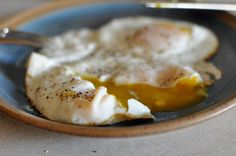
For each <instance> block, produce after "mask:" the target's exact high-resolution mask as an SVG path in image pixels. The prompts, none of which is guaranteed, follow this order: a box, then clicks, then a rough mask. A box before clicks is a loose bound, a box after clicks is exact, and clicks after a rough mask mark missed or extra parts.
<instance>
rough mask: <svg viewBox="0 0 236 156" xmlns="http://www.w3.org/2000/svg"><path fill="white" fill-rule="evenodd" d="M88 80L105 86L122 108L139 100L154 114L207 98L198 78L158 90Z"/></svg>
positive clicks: (140, 85) (187, 79) (188, 79)
mask: <svg viewBox="0 0 236 156" xmlns="http://www.w3.org/2000/svg"><path fill="white" fill-rule="evenodd" d="M84 79H86V80H89V81H91V82H92V83H94V85H95V86H96V87H98V86H105V87H106V88H107V90H108V92H109V93H110V94H113V95H114V96H115V97H116V98H117V99H118V101H119V102H120V103H121V105H122V106H124V107H127V100H128V99H130V98H134V99H137V100H138V101H140V102H142V103H143V104H144V105H146V106H148V107H149V108H150V110H151V111H152V112H160V111H173V110H177V109H181V108H184V107H187V106H190V105H193V104H196V103H198V102H200V101H202V100H203V99H204V98H205V97H206V96H207V92H206V88H205V87H204V85H203V84H202V83H200V82H199V81H198V80H197V78H196V77H194V76H193V77H191V78H183V79H181V80H180V81H179V82H178V83H177V84H176V85H175V86H174V87H172V88H157V87H153V86H150V85H146V84H128V85H119V86H117V85H116V84H114V83H113V82H111V81H107V82H100V81H99V80H98V79H96V78H93V77H86V78H84Z"/></svg>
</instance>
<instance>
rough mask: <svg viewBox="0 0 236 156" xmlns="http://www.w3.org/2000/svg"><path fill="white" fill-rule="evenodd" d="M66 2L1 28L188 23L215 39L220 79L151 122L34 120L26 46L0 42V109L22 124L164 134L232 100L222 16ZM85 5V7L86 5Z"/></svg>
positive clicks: (231, 63) (231, 27)
mask: <svg viewBox="0 0 236 156" xmlns="http://www.w3.org/2000/svg"><path fill="white" fill-rule="evenodd" d="M94 2H95V1H90V2H86V3H85V2H80V1H68V2H65V1H63V2H57V3H55V2H54V3H52V4H49V5H46V6H43V7H41V8H37V9H34V10H31V11H28V12H25V13H22V14H19V15H17V16H15V17H14V18H12V19H10V20H8V21H6V22H5V23H2V24H1V27H4V26H8V27H13V28H16V29H20V30H24V31H29V32H34V33H39V34H43V35H48V36H52V35H56V34H60V33H62V32H64V31H67V30H71V29H79V28H82V27H90V28H97V27H99V26H101V25H103V24H104V23H106V22H108V21H109V20H111V19H113V18H116V17H124V16H137V15H147V16H155V17H165V18H171V19H179V20H186V21H191V22H194V23H197V24H200V25H204V26H206V27H208V28H210V29H211V30H212V31H214V32H215V33H216V35H217V36H218V38H219V41H220V48H219V52H218V53H217V54H216V55H215V56H214V57H213V58H212V61H213V62H214V64H215V65H216V66H218V67H219V68H220V69H221V70H222V71H223V77H222V79H220V80H219V81H217V82H216V83H215V84H214V85H213V86H211V87H209V89H208V90H209V97H208V98H207V99H205V100H204V101H203V102H201V103H199V104H196V105H194V106H191V107H188V108H185V109H182V110H179V111H175V112H162V113H155V114H154V115H155V116H156V118H157V119H158V120H157V121H144V120H136V121H131V122H124V123H120V124H115V125H111V126H103V127H86V126H78V125H71V124H64V123H59V122H55V121H50V120H47V119H45V118H43V117H41V116H40V114H39V113H38V112H37V111H35V110H34V109H32V108H30V104H29V102H28V100H27V98H26V95H25V88H24V77H25V62H26V60H27V58H28V56H29V54H30V53H31V52H32V51H33V50H34V49H32V48H30V47H24V46H16V45H3V44H0V86H1V87H0V99H1V100H0V111H2V112H4V113H6V114H8V115H9V116H11V117H13V118H16V119H18V120H21V121H23V122H25V123H28V124H31V125H34V126H37V127H41V128H46V129H49V130H53V131H58V132H64V133H70V134H78V135H87V136H133V135H143V134H150V133H158V132H164V131H168V130H172V129H176V128H180V127H184V126H187V125H191V124H193V123H197V122H200V121H203V120H205V119H208V118H210V117H212V116H215V115H217V114H219V113H221V112H223V111H225V110H227V109H229V108H231V107H233V106H234V105H236V104H235V102H236V98H235V93H236V71H235V70H234V69H235V67H236V61H235V60H236V44H235V41H236V31H235V28H236V19H235V18H234V17H233V16H231V15H229V14H228V13H226V12H219V11H202V10H197V11H196V10H195V11H193V10H174V9H172V10H168V9H160V10H156V9H148V8H145V7H144V6H143V5H141V4H139V3H97V4H95V3H94ZM88 3H89V4H88Z"/></svg>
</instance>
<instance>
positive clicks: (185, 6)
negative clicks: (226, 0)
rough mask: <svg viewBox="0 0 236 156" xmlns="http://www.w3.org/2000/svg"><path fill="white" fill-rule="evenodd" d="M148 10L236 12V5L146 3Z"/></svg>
mask: <svg viewBox="0 0 236 156" xmlns="http://www.w3.org/2000/svg"><path fill="white" fill-rule="evenodd" d="M144 5H145V6H146V7H148V8H157V9H159V8H170V9H202V10H225V11H236V4H223V3H196V2H145V3H144Z"/></svg>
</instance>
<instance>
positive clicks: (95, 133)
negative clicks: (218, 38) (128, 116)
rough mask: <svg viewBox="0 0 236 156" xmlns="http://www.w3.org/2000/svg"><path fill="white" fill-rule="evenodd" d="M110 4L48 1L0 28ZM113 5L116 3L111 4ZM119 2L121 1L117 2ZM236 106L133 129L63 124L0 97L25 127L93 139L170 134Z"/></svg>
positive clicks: (227, 18)
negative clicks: (63, 11) (73, 9)
mask: <svg viewBox="0 0 236 156" xmlns="http://www.w3.org/2000/svg"><path fill="white" fill-rule="evenodd" d="M103 2H108V1H107V0H87V1H86V2H85V1H84V2H83V1H82V0H67V1H57V2H49V3H46V4H45V5H42V6H40V7H36V8H33V9H30V10H28V11H24V12H21V13H19V14H18V15H15V16H12V17H10V18H9V19H8V20H6V21H3V22H0V28H4V27H10V28H16V27H17V26H19V25H21V24H23V23H25V22H28V21H30V20H32V19H34V18H37V17H40V16H42V15H44V14H47V13H49V12H53V11H56V10H60V9H65V8H69V7H71V6H73V5H78V6H79V5H88V4H91V3H93V4H94V3H103ZM109 2H110V3H117V2H111V1H109ZM118 3H120V2H118ZM121 3H123V2H121ZM218 17H219V18H220V19H221V20H223V21H224V22H225V23H227V24H229V25H230V26H232V27H234V28H236V18H235V17H234V16H233V15H230V14H229V13H226V12H224V13H222V14H220V15H218ZM234 106H236V95H235V96H232V97H230V98H228V99H226V100H224V101H221V102H219V103H218V104H216V105H214V106H211V107H209V108H206V109H204V110H202V111H199V112H195V113H193V114H190V115H186V116H184V117H180V118H177V119H172V120H169V121H163V122H160V123H153V124H150V125H137V126H131V127H89V126H80V125H73V124H66V123H60V122H56V121H52V120H48V119H45V118H40V117H37V116H34V115H32V114H29V113H26V112H24V111H21V110H18V109H16V108H14V107H12V106H10V105H8V104H7V103H6V102H5V101H4V100H3V99H1V97H0V111H1V112H3V113H4V114H6V115H8V116H9V117H11V118H14V119H16V120H19V121H22V122H24V123H26V124H29V125H33V126H35V127H39V128H43V129H47V130H50V131H56V132H61V133H67V134H73V135H80V136H92V137H127V136H141V135H147V134H157V133H162V132H168V131H172V130H176V129H180V128H184V127H187V126H190V125H193V124H196V123H200V122H202V121H205V120H207V119H210V118H212V117H214V116H216V115H218V114H221V113H222V112H225V111H226V110H229V109H231V108H233V107H234Z"/></svg>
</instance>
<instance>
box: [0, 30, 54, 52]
mask: <svg viewBox="0 0 236 156" xmlns="http://www.w3.org/2000/svg"><path fill="white" fill-rule="evenodd" d="M49 40H50V39H49V38H48V37H46V36H42V35H39V34H35V33H30V32H23V31H17V30H13V29H9V28H3V29H2V30H0V44H16V45H25V46H30V47H33V48H42V46H43V45H44V44H45V42H48V41H49Z"/></svg>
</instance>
